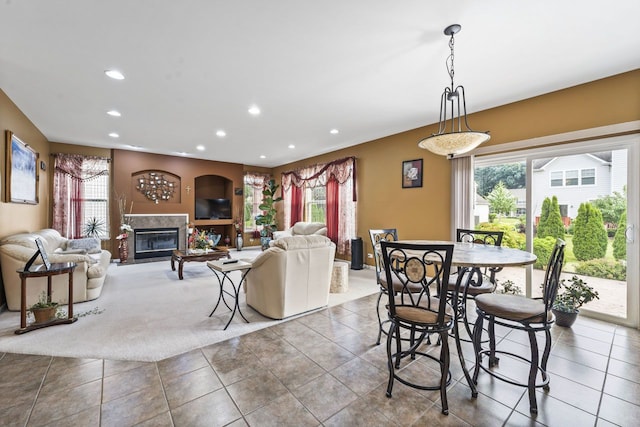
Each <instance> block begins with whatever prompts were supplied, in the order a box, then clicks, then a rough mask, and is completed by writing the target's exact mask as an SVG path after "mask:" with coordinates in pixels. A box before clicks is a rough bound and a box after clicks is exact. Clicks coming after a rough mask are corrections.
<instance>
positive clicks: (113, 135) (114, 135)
mask: <svg viewBox="0 0 640 427" xmlns="http://www.w3.org/2000/svg"><path fill="white" fill-rule="evenodd" d="M109 136H110V137H111V138H120V135H118V134H117V133H115V132H111V133H110V134H109Z"/></svg>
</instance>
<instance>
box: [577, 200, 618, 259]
mask: <svg viewBox="0 0 640 427" xmlns="http://www.w3.org/2000/svg"><path fill="white" fill-rule="evenodd" d="M608 243H609V240H608V238H607V231H606V230H605V228H604V224H603V222H602V213H600V210H598V209H597V208H594V207H593V205H592V204H591V203H589V202H586V203H581V204H580V208H579V209H578V216H577V217H576V220H575V232H574V233H573V254H574V255H575V257H576V259H577V260H578V261H588V260H590V259H597V258H604V256H605V254H606V251H607V244H608Z"/></svg>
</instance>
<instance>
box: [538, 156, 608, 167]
mask: <svg viewBox="0 0 640 427" xmlns="http://www.w3.org/2000/svg"><path fill="white" fill-rule="evenodd" d="M573 156H591V157H592V158H595V159H597V160H599V161H601V162H603V163H610V162H611V159H612V155H611V151H600V152H597V153H588V154H573ZM556 159H557V157H549V158H546V159H536V160H533V161H532V162H531V164H532V168H533V170H543V169H545V168H546V167H547V166H548V165H550V164H551V163H553V161H554V160H556Z"/></svg>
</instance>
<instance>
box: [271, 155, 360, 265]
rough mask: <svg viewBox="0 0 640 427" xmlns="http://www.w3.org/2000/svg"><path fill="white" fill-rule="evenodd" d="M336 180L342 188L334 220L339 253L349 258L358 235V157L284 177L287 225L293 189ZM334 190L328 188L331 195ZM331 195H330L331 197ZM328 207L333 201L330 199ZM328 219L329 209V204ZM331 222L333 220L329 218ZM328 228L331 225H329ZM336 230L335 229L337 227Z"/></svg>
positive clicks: (325, 185) (336, 161)
mask: <svg viewBox="0 0 640 427" xmlns="http://www.w3.org/2000/svg"><path fill="white" fill-rule="evenodd" d="M330 180H335V182H336V184H337V187H338V203H337V204H335V206H337V208H335V210H337V214H336V211H335V210H334V218H335V216H337V238H336V251H337V252H338V254H339V255H343V256H344V255H347V254H348V253H349V252H350V250H351V240H350V239H352V238H353V237H355V234H356V202H357V196H356V193H357V192H356V158H355V157H346V158H344V159H339V160H335V161H333V162H329V163H323V164H317V165H313V166H308V167H306V168H302V169H298V170H294V171H289V172H284V173H283V174H282V194H283V197H284V200H285V226H286V228H289V227H290V226H291V223H292V222H291V221H288V220H290V219H291V218H292V213H291V209H292V188H294V187H297V188H300V189H302V190H304V188H305V187H306V188H314V187H320V186H324V187H327V183H328V182H329V181H330ZM334 191H335V190H334ZM329 192H330V190H329V188H327V193H329ZM328 197H329V196H328V195H327V198H328ZM327 204H329V201H328V200H327ZM327 216H329V206H328V205H327ZM328 222H329V218H328ZM327 227H328V224H327ZM334 227H335V226H334Z"/></svg>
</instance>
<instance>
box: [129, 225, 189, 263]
mask: <svg viewBox="0 0 640 427" xmlns="http://www.w3.org/2000/svg"><path fill="white" fill-rule="evenodd" d="M125 219H126V221H127V222H128V223H129V225H131V228H133V229H134V230H136V229H140V228H177V229H178V249H180V250H185V249H186V247H187V224H188V223H189V214H127V215H125ZM133 257H134V252H133V251H132V250H131V251H129V256H128V258H127V261H128V262H133V261H134V258H133Z"/></svg>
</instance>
